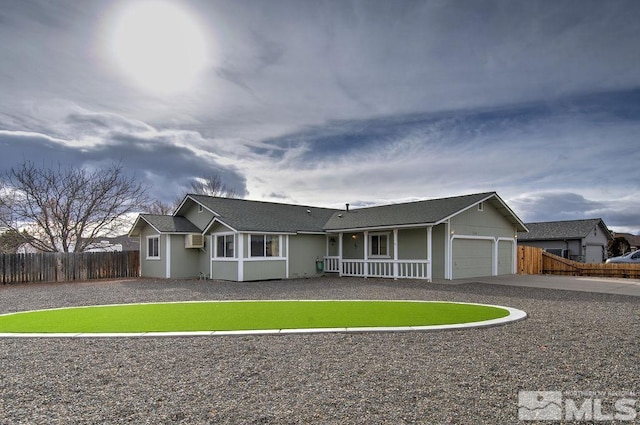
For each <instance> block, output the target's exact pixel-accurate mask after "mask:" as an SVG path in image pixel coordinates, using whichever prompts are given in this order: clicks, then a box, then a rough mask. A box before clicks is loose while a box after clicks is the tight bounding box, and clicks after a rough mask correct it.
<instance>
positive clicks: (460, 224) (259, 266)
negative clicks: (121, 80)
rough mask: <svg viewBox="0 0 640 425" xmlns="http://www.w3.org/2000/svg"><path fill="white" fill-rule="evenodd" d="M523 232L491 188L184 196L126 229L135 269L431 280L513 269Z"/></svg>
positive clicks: (221, 275)
mask: <svg viewBox="0 0 640 425" xmlns="http://www.w3.org/2000/svg"><path fill="white" fill-rule="evenodd" d="M526 230H527V228H526V226H525V225H524V224H523V223H522V222H521V221H520V219H519V218H518V217H517V216H516V214H514V212H513V211H512V210H511V209H510V208H509V207H508V206H507V205H506V204H505V202H504V201H503V200H502V199H501V198H500V197H499V196H498V195H497V194H496V193H495V192H488V193H478V194H472V195H465V196H457V197H450V198H443V199H433V200H426V201H417V202H409V203H400V204H392V205H383V206H376V207H369V208H358V209H349V208H348V206H347V208H346V209H344V210H338V209H330V208H318V207H312V206H303V205H290V204H279V203H273V202H260V201H250V200H244V199H233V198H219V197H211V196H204V195H193V194H189V195H187V196H186V197H185V198H184V200H183V201H182V203H181V204H180V205H179V206H178V208H177V209H176V211H175V212H174V213H173V215H151V214H141V215H139V216H138V218H137V219H136V221H135V223H134V224H133V226H132V228H131V230H130V232H129V236H131V237H139V238H140V257H141V276H144V277H161V278H194V277H206V278H210V279H220V280H230V281H239V282H242V281H254V280H267V279H287V278H297V277H307V276H318V275H321V274H323V273H335V274H337V275H340V276H359V277H387V278H394V279H399V278H417V279H426V280H432V279H434V278H439V279H456V278H469V277H479V276H489V275H498V274H513V273H515V272H516V261H517V258H516V239H517V234H518V232H524V231H526Z"/></svg>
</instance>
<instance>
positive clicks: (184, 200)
mask: <svg viewBox="0 0 640 425" xmlns="http://www.w3.org/2000/svg"><path fill="white" fill-rule="evenodd" d="M202 196H207V195H202ZM187 199H190V200H191V201H193V202H194V203H195V204H196V205H200V206H201V207H202V208H204V209H205V210H207V211H209V212H210V213H211V214H213V215H215V216H219V215H220V214H218V213H217V212H215V211H213V210H212V209H211V208H209V207H207V206H206V205H204V204H203V203H201V202H198V201H197V200H195V199H193V197H192V196H191V194H189V195H186V196H185V197H184V199H183V200H182V202H180V205H178V207H177V208H176V209H175V211H173V214H171V215H172V216H174V217H175V215H176V214H177V212H178V211H180V210H181V209H182V207H183V206H184V204H185V202H187Z"/></svg>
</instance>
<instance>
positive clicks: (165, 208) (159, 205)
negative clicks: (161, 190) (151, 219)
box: [145, 199, 182, 215]
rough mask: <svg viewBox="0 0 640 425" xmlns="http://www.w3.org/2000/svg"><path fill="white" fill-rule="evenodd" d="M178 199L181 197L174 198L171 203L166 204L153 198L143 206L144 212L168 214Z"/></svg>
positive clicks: (174, 207) (171, 211)
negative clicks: (145, 206)
mask: <svg viewBox="0 0 640 425" xmlns="http://www.w3.org/2000/svg"><path fill="white" fill-rule="evenodd" d="M180 201H182V199H178V200H174V201H173V203H172V204H168V203H166V202H162V201H159V200H155V201H153V202H152V203H151V204H149V205H148V206H147V208H145V212H147V213H149V214H158V215H170V214H172V213H173V211H174V210H175V209H176V205H178V204H179V203H180Z"/></svg>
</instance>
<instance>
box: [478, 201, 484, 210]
mask: <svg viewBox="0 0 640 425" xmlns="http://www.w3.org/2000/svg"><path fill="white" fill-rule="evenodd" d="M478 211H484V202H480V203H479V204H478Z"/></svg>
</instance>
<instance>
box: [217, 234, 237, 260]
mask: <svg viewBox="0 0 640 425" xmlns="http://www.w3.org/2000/svg"><path fill="white" fill-rule="evenodd" d="M212 236H214V238H213V257H212V259H213V260H216V261H224V260H236V259H237V258H238V245H237V243H236V241H237V240H238V236H237V235H236V234H235V233H233V232H225V233H216V234H214V235H212ZM226 236H233V257H226V256H225V257H218V237H226Z"/></svg>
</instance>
